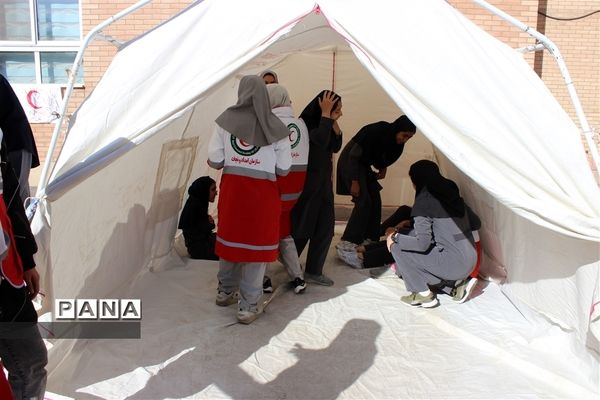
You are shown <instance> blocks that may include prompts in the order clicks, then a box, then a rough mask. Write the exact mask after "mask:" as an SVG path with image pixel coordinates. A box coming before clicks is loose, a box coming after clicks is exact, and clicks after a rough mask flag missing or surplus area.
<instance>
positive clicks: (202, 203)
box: [178, 176, 215, 230]
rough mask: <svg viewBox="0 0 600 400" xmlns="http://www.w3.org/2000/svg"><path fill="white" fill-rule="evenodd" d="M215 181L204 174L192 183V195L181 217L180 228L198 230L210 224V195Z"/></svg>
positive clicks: (189, 191) (189, 192)
mask: <svg viewBox="0 0 600 400" xmlns="http://www.w3.org/2000/svg"><path fill="white" fill-rule="evenodd" d="M213 183H215V181H214V180H213V179H212V178H211V177H209V176H203V177H200V178H198V179H196V180H195V181H194V182H193V183H192V184H191V185H190V188H189V189H188V194H189V195H190V196H189V197H188V199H187V201H186V202H185V206H184V207H183V211H182V212H181V217H179V226H178V228H179V229H193V230H198V228H199V227H201V226H203V225H204V224H208V196H209V192H210V186H211V185H212V184H213Z"/></svg>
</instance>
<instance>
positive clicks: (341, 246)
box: [335, 240, 356, 251]
mask: <svg viewBox="0 0 600 400" xmlns="http://www.w3.org/2000/svg"><path fill="white" fill-rule="evenodd" d="M335 248H336V249H338V250H346V251H348V250H354V249H355V248H356V244H355V243H352V242H349V241H347V240H340V241H339V242H338V244H336V245H335Z"/></svg>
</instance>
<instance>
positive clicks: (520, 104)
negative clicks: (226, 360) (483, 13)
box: [34, 0, 600, 362]
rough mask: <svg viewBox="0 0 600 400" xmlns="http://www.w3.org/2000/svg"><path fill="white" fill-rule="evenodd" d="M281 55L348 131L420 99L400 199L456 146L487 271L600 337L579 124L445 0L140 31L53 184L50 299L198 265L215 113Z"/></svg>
mask: <svg viewBox="0 0 600 400" xmlns="http://www.w3.org/2000/svg"><path fill="white" fill-rule="evenodd" d="M266 10H268V12H267V11H266ZM270 67H272V68H274V69H276V70H277V71H278V73H279V76H280V79H281V83H282V84H284V85H285V86H286V87H287V88H288V89H289V91H290V93H291V96H292V101H293V105H294V106H295V107H296V111H297V112H299V111H300V110H301V108H302V107H303V105H304V104H306V103H307V102H308V101H309V100H310V99H311V98H312V97H313V96H314V95H315V94H316V93H317V92H318V91H320V90H321V89H323V88H331V87H332V85H333V86H334V88H335V90H336V91H337V92H339V93H340V94H341V96H342V97H343V103H344V116H343V117H342V120H341V121H340V122H341V124H342V129H343V130H344V132H345V140H346V141H347V140H349V139H350V138H351V137H352V135H353V133H354V132H356V131H357V130H358V128H360V126H362V125H364V124H367V123H370V122H373V121H377V120H381V119H385V120H392V119H394V118H395V117H396V116H397V115H398V114H400V113H401V111H400V110H402V112H404V113H406V114H407V115H408V116H409V117H410V118H411V119H412V120H413V121H414V122H415V123H416V125H417V126H418V127H419V132H421V133H422V135H421V133H420V134H419V135H418V138H415V139H413V140H412V141H411V142H409V144H408V145H407V150H406V152H405V154H404V155H403V157H402V160H401V162H399V163H398V165H397V166H395V168H394V170H393V171H391V172H390V176H389V177H388V178H386V181H385V182H384V186H385V187H386V191H385V192H384V201H385V202H386V203H387V204H396V205H397V204H401V203H409V204H410V201H411V196H412V192H411V188H410V184H409V183H408V181H407V179H406V168H407V166H408V165H410V163H412V162H413V161H415V160H417V159H420V158H432V159H436V160H437V161H439V162H440V164H441V165H442V167H443V169H444V171H445V173H447V174H448V175H450V176H451V177H452V178H453V179H455V180H456V181H457V182H458V183H459V184H460V186H461V190H462V192H463V193H464V195H465V197H466V198H467V200H468V201H469V202H470V203H471V204H472V205H473V206H474V208H475V209H476V211H477V212H478V213H479V214H480V215H481V216H482V219H483V222H484V226H483V231H482V241H483V245H484V248H485V252H486V254H485V260H484V261H485V266H484V267H485V268H484V270H487V271H497V270H505V271H506V275H507V277H506V283H505V284H504V285H502V287H501V288H502V291H503V293H505V294H506V295H508V297H509V298H510V299H511V300H512V301H513V302H514V303H515V304H519V307H530V308H531V309H534V310H536V311H538V312H539V313H541V314H542V315H544V316H545V317H547V318H548V319H549V320H550V321H552V322H553V323H555V324H557V326H560V327H561V329H564V330H565V331H567V332H572V333H573V335H574V336H576V337H577V338H578V340H579V341H580V343H582V346H583V344H585V345H587V346H588V348H590V349H595V351H598V348H597V346H598V338H600V327H599V324H600V322H599V318H600V306H598V304H599V302H600V293H599V290H600V289H599V287H600V268H599V262H598V259H599V258H600V257H599V245H598V240H599V236H600V235H599V220H600V219H599V216H600V211H599V206H600V195H599V190H598V186H597V185H596V183H595V182H594V179H593V177H592V174H591V172H590V170H589V167H588V165H587V161H586V159H585V155H584V150H583V145H582V143H581V139H580V136H579V133H578V131H577V128H576V127H575V125H574V124H573V122H572V121H571V120H570V119H569V118H568V116H567V114H566V113H565V112H564V110H563V109H562V108H561V107H560V106H559V104H558V103H557V101H556V100H555V99H554V98H553V97H552V96H551V94H550V93H549V91H548V89H547V88H546V87H545V86H544V85H543V82H542V81H541V80H540V79H539V78H538V77H537V76H536V75H535V73H534V72H533V71H532V70H531V68H530V67H529V66H528V65H527V63H526V62H525V61H523V59H522V58H521V56H520V55H519V54H517V53H515V52H514V51H513V50H512V49H510V48H508V47H507V46H505V45H504V44H502V43H500V42H499V41H497V40H496V39H494V38H493V37H491V36H489V35H488V34H486V33H485V32H483V31H482V30H480V29H479V28H477V27H476V26H475V25H474V24H473V23H471V22H470V21H469V20H468V19H466V18H465V17H464V16H462V15H461V14H460V13H458V12H457V11H456V10H454V9H453V8H452V7H451V6H449V5H448V4H447V3H446V2H444V1H441V0H439V1H438V0H421V1H418V2H417V1H413V2H408V1H395V2H387V1H383V0H380V1H377V0H374V1H370V2H368V5H366V4H365V3H364V2H362V1H360V2H359V1H334V0H324V1H319V2H318V7H317V6H315V3H314V2H311V1H294V2H280V1H275V0H273V1H261V2H247V1H233V0H229V1H227V0H218V1H211V0H207V1H204V2H202V3H200V4H198V5H196V6H193V7H191V8H190V9H189V10H187V11H186V12H184V13H182V14H181V15H179V16H178V17H176V18H175V19H174V20H172V21H170V22H167V23H165V24H163V25H161V26H159V27H158V28H157V29H155V30H153V31H151V32H149V33H147V34H146V35H144V36H142V37H140V38H139V39H137V40H135V41H133V42H131V43H130V44H129V45H128V46H127V47H125V48H124V49H123V50H122V51H120V53H119V54H118V55H117V56H116V57H115V60H114V62H113V63H112V64H111V66H110V67H109V69H108V71H107V72H106V74H105V76H104V77H103V79H102V81H101V82H100V83H99V84H98V86H97V87H96V88H95V90H94V92H93V93H92V95H91V96H90V97H89V98H88V99H87V100H86V102H85V103H84V104H83V105H82V106H81V107H80V109H79V110H78V112H77V113H76V115H75V117H74V118H73V119H72V121H71V125H70V130H69V134H68V137H67V139H66V142H65V144H64V147H63V149H62V151H61V153H60V156H59V158H58V161H57V163H56V166H55V168H54V170H53V173H52V176H51V179H50V182H49V185H48V186H47V187H45V188H43V194H44V197H43V200H42V202H41V203H40V207H39V210H38V213H37V214H36V216H35V219H34V228H35V229H36V234H37V238H38V241H39V245H40V247H41V249H40V252H39V254H38V263H39V265H40V267H41V269H42V270H43V271H42V272H44V287H45V290H46V292H47V296H46V297H47V299H48V300H49V301H48V302H46V306H47V307H51V306H52V300H53V299H54V298H106V297H111V295H114V294H116V293H118V294H121V293H125V292H127V290H128V288H129V285H130V284H131V282H132V280H133V277H135V276H138V274H140V272H141V271H147V270H153V271H158V270H160V269H165V268H172V267H175V266H177V265H182V264H183V262H182V260H181V259H180V258H179V257H178V256H177V255H175V254H173V252H172V241H173V240H172V239H173V237H174V234H175V231H176V224H177V218H178V213H179V210H180V208H181V205H182V201H183V199H184V197H185V190H186V189H187V187H188V185H189V182H191V180H193V179H194V178H195V177H197V176H200V175H202V174H205V173H207V166H206V162H205V161H206V141H207V138H208V137H209V135H210V134H211V133H212V129H213V121H214V119H215V117H216V116H217V115H218V114H219V113H220V112H221V111H222V110H223V109H224V108H225V107H227V106H229V105H231V104H233V103H234V102H235V99H236V90H237V82H238V80H239V77H240V76H241V75H244V74H248V73H257V72H259V71H261V70H262V69H265V68H270ZM213 175H214V174H213ZM163 284H165V285H166V286H167V287H168V285H169V282H168V280H163ZM152 293H154V291H153V292H152ZM157 295H158V294H157ZM211 295H212V294H211ZM151 297H152V295H150V298H151ZM209 297H210V296H209ZM148 301H150V300H148ZM208 306H209V304H207V305H206V307H208ZM442 309H443V307H442ZM161 315H162V318H161V321H162V323H164V324H165V326H168V325H170V324H171V322H170V318H171V317H170V316H169V315H168V313H162V314H161ZM196 317H197V318H200V319H202V318H204V316H203V314H201V313H199V314H198V315H197V316H196ZM206 317H207V318H209V317H208V315H207V316H206ZM72 347H73V344H60V345H58V346H56V348H55V349H54V350H53V352H52V353H51V355H52V357H55V359H61V358H62V356H67V357H68V355H69V354H70V350H71V349H72ZM440 351H441V350H440ZM590 351H594V350H590ZM73 362H74V361H73Z"/></svg>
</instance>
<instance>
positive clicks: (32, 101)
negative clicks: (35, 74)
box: [27, 89, 42, 110]
mask: <svg viewBox="0 0 600 400" xmlns="http://www.w3.org/2000/svg"><path fill="white" fill-rule="evenodd" d="M38 94H39V93H38V91H37V90H35V89H33V90H30V91H29V92H27V102H28V103H29V105H30V106H31V107H33V108H35V109H36V110H39V109H40V108H42V107H41V106H38V105H37V104H36V103H35V100H36V95H38Z"/></svg>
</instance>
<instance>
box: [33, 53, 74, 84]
mask: <svg viewBox="0 0 600 400" xmlns="http://www.w3.org/2000/svg"><path fill="white" fill-rule="evenodd" d="M76 55H77V53H76V52H47V53H44V52H42V53H40V63H41V67H42V83H62V84H65V83H67V82H68V81H69V78H68V76H67V69H69V70H70V69H71V68H73V61H75V56H76ZM75 82H76V83H78V84H82V83H83V72H82V68H81V67H80V68H79V72H78V73H77V79H75Z"/></svg>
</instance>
